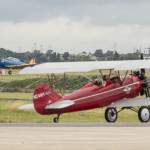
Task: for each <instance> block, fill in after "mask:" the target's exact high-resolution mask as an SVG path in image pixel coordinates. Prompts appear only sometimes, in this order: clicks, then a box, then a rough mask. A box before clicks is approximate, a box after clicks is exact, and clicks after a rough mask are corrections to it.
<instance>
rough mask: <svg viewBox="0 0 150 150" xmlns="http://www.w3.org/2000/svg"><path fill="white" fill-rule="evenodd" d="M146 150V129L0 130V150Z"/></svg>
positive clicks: (149, 140) (149, 141) (149, 145)
mask: <svg viewBox="0 0 150 150" xmlns="http://www.w3.org/2000/svg"><path fill="white" fill-rule="evenodd" d="M10 149H12V150H34V149H36V150H140V149H143V150H146V149H150V127H92V128H91V127H44V126H43V127H40V126H39V127H35V126H34V127H33V126H32V127H30V126H26V127H25V126H24V127H23V126H22V127H17V126H16V127H0V150H10Z"/></svg>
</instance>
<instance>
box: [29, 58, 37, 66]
mask: <svg viewBox="0 0 150 150" xmlns="http://www.w3.org/2000/svg"><path fill="white" fill-rule="evenodd" d="M28 64H29V65H35V64H36V61H35V58H32V59H31V60H30V61H29V63H28Z"/></svg>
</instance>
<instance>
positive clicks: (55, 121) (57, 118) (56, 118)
mask: <svg viewBox="0 0 150 150" xmlns="http://www.w3.org/2000/svg"><path fill="white" fill-rule="evenodd" d="M59 117H60V114H58V116H57V117H55V118H53V123H59Z"/></svg>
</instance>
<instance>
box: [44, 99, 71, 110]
mask: <svg viewBox="0 0 150 150" xmlns="http://www.w3.org/2000/svg"><path fill="white" fill-rule="evenodd" d="M73 104H74V101H72V100H62V101H58V102H55V103H53V104H49V105H47V106H46V107H45V109H62V108H66V107H69V106H72V105H73Z"/></svg>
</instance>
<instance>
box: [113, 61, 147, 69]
mask: <svg viewBox="0 0 150 150" xmlns="http://www.w3.org/2000/svg"><path fill="white" fill-rule="evenodd" d="M114 69H115V70H137V69H150V60H126V61H119V62H118V64H117V65H116V66H115V68H114Z"/></svg>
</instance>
